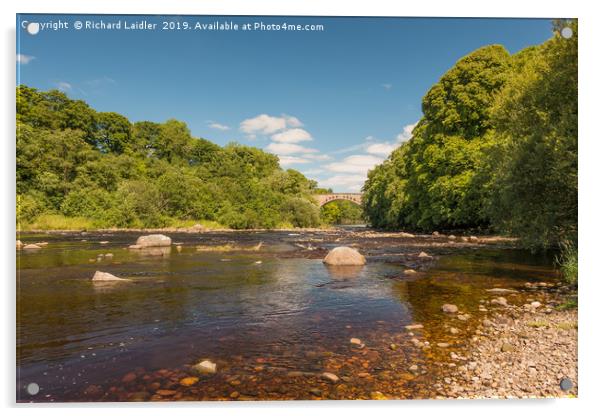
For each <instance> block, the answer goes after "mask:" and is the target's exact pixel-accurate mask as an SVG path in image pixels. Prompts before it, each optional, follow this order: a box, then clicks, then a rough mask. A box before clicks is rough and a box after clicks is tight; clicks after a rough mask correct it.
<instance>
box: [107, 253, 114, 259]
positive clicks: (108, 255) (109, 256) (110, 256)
mask: <svg viewBox="0 0 602 416" xmlns="http://www.w3.org/2000/svg"><path fill="white" fill-rule="evenodd" d="M105 257H107V258H109V259H112V258H113V253H107V254H105Z"/></svg>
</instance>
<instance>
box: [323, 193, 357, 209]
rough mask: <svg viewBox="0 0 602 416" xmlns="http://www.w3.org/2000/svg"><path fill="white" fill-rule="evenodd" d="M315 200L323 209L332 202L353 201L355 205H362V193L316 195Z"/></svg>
mask: <svg viewBox="0 0 602 416" xmlns="http://www.w3.org/2000/svg"><path fill="white" fill-rule="evenodd" d="M314 198H315V200H316V201H317V202H318V206H320V207H323V206H324V205H326V204H328V203H329V202H332V201H351V202H353V203H354V204H357V205H360V206H361V205H362V194H361V193H349V192H348V193H332V194H319V195H314Z"/></svg>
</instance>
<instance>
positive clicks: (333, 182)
mask: <svg viewBox="0 0 602 416" xmlns="http://www.w3.org/2000/svg"><path fill="white" fill-rule="evenodd" d="M365 180H366V176H365V175H335V176H331V177H330V178H328V179H324V180H320V181H319V182H318V183H319V185H320V187H322V188H334V189H335V190H347V191H350V192H359V191H360V190H361V189H362V186H363V185H364V181H365Z"/></svg>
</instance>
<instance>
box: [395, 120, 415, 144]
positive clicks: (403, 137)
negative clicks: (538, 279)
mask: <svg viewBox="0 0 602 416" xmlns="http://www.w3.org/2000/svg"><path fill="white" fill-rule="evenodd" d="M416 124H418V122H416V123H414V124H408V125H406V126H404V127H403V131H402V132H401V133H399V134H398V135H397V137H396V139H397V141H398V142H399V143H403V142H407V141H408V140H410V139H411V138H412V130H414V127H416Z"/></svg>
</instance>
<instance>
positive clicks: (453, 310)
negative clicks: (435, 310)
mask: <svg viewBox="0 0 602 416" xmlns="http://www.w3.org/2000/svg"><path fill="white" fill-rule="evenodd" d="M441 310H442V311H443V312H445V313H457V312H458V307H457V306H456V305H452V304H450V303H446V304H445V305H443V306H441Z"/></svg>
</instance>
